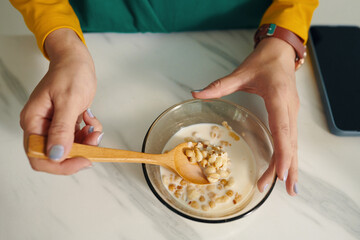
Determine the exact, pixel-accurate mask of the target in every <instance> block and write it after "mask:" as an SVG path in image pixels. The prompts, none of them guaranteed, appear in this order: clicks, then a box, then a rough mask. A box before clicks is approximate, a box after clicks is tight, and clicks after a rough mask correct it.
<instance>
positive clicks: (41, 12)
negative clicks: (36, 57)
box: [10, 0, 85, 58]
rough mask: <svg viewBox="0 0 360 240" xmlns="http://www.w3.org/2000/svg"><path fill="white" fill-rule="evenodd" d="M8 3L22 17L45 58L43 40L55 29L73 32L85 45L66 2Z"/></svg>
mask: <svg viewBox="0 0 360 240" xmlns="http://www.w3.org/2000/svg"><path fill="white" fill-rule="evenodd" d="M10 2H11V4H12V5H13V6H14V7H15V8H16V9H18V10H19V11H20V13H21V14H22V15H23V17H24V21H25V23H26V25H27V27H28V28H29V29H30V31H32V32H33V33H34V35H35V37H36V41H37V44H38V47H39V48H40V50H41V52H42V53H43V54H44V56H45V57H46V58H47V55H46V52H45V50H44V42H45V39H46V37H47V36H48V35H49V34H50V33H51V32H53V31H55V30H56V29H59V28H70V29H72V30H74V31H75V32H76V33H77V35H78V36H79V38H80V39H81V41H82V42H83V43H84V44H85V39H84V36H83V34H82V31H81V28H80V23H79V20H78V18H77V16H76V14H75V12H74V10H73V9H72V7H71V5H70V4H69V2H68V1H67V0H10Z"/></svg>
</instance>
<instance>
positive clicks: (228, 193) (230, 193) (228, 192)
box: [226, 190, 234, 197]
mask: <svg viewBox="0 0 360 240" xmlns="http://www.w3.org/2000/svg"><path fill="white" fill-rule="evenodd" d="M226 195H228V196H229V197H232V196H233V195H234V192H233V191H232V190H228V191H227V192H226Z"/></svg>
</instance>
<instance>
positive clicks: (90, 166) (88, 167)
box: [78, 164, 93, 172]
mask: <svg viewBox="0 0 360 240" xmlns="http://www.w3.org/2000/svg"><path fill="white" fill-rule="evenodd" d="M92 167H93V165H92V164H91V165H89V166H87V167H84V168H82V169H80V170H79V171H78V172H80V171H84V170H87V169H90V168H92Z"/></svg>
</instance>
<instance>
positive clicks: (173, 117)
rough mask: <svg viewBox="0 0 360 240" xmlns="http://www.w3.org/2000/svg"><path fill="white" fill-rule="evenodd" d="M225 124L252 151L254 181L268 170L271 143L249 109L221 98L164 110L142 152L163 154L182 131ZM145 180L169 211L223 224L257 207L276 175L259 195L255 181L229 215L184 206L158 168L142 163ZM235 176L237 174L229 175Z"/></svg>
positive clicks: (268, 136) (198, 101) (263, 126)
mask: <svg viewBox="0 0 360 240" xmlns="http://www.w3.org/2000/svg"><path fill="white" fill-rule="evenodd" d="M223 121H227V123H228V124H229V126H231V127H232V128H233V131H235V132H236V133H237V134H238V135H239V136H241V137H242V138H243V139H244V140H245V141H246V143H247V144H248V146H249V147H250V149H251V150H252V153H253V156H254V160H255V166H256V167H255V168H256V173H255V174H256V178H257V180H258V179H259V178H260V177H261V175H262V174H263V173H264V172H265V170H266V169H267V168H268V166H269V164H270V160H271V156H272V153H273V141H272V137H271V134H270V132H269V130H268V129H267V128H266V126H265V125H264V124H263V123H262V122H261V121H260V120H259V119H258V118H257V117H256V116H255V115H254V114H252V113H251V112H250V111H249V110H247V109H246V108H244V107H241V106H239V105H237V104H234V103H232V102H229V101H226V100H222V99H210V100H209V99H207V100H201V99H192V100H188V101H184V102H181V103H179V104H176V105H174V106H172V107H170V108H168V109H167V110H165V111H164V112H163V113H162V114H160V116H159V117H158V118H157V119H156V120H155V121H154V122H153V124H152V125H151V126H150V128H149V130H148V132H147V134H146V136H145V139H144V142H143V147H142V151H143V152H146V153H155V154H157V153H162V151H163V148H164V146H165V145H166V143H167V142H168V140H169V139H170V138H171V137H172V136H173V135H174V134H175V133H176V132H178V131H179V130H180V129H181V128H183V127H187V126H189V125H193V124H197V123H214V124H218V125H221V123H222V122H223ZM142 167H143V172H144V175H145V178H146V181H147V183H148V185H149V187H150V189H151V190H152V192H153V193H154V194H155V196H156V197H157V198H158V199H159V200H160V201H161V202H162V203H163V204H164V205H165V206H166V207H168V208H169V209H170V210H171V211H173V212H175V213H177V214H179V215H180V216H183V217H185V218H188V219H191V220H194V221H198V222H205V223H222V222H229V221H233V220H236V219H240V218H242V217H244V216H246V215H248V214H249V213H251V212H253V211H254V210H255V209H257V208H259V207H260V206H261V205H262V204H263V203H264V202H265V201H266V199H267V198H268V197H269V195H270V193H271V191H272V189H273V188H274V186H275V182H276V174H275V172H274V177H273V180H272V183H271V186H270V187H268V188H267V189H266V191H264V192H263V193H261V192H259V190H258V189H257V186H256V182H257V180H256V182H255V184H254V186H253V188H252V192H251V194H250V195H249V196H248V197H247V199H246V200H245V201H243V202H244V204H240V206H238V207H236V208H233V209H232V211H231V212H229V211H224V212H216V213H211V211H209V212H200V211H196V210H193V209H191V208H188V207H185V206H184V205H183V204H181V203H180V202H179V201H178V200H177V199H176V198H175V197H173V196H172V195H171V194H170V193H169V192H168V190H167V189H166V188H165V186H164V185H163V183H162V180H161V174H160V167H159V166H157V165H148V164H143V165H142ZM232 174H236V172H232Z"/></svg>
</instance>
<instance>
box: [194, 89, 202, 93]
mask: <svg viewBox="0 0 360 240" xmlns="http://www.w3.org/2000/svg"><path fill="white" fill-rule="evenodd" d="M202 90H204V89H198V90H192V91H191V92H195V93H196V92H201V91H202Z"/></svg>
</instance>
